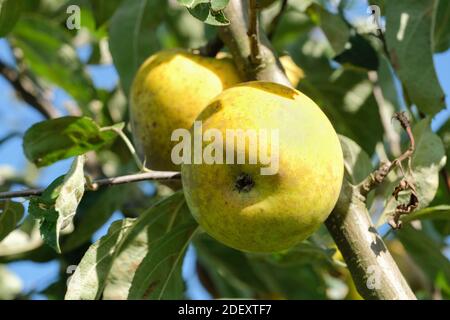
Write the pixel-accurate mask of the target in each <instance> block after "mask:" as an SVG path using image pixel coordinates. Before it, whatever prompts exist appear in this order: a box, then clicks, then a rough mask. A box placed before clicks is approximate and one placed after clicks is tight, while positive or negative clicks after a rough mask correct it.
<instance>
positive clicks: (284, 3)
mask: <svg viewBox="0 0 450 320" xmlns="http://www.w3.org/2000/svg"><path fill="white" fill-rule="evenodd" d="M287 3H288V0H282V1H281V7H280V11H278V13H277V14H276V16H275V17H274V18H273V19H272V21H271V22H270V25H269V26H268V28H267V37H268V38H269V40H272V38H273V36H274V35H275V32H276V31H277V27H278V25H279V23H280V21H281V17H282V16H283V14H284V11H285V10H286V8H287Z"/></svg>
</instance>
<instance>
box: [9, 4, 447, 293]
mask: <svg viewBox="0 0 450 320" xmlns="http://www.w3.org/2000/svg"><path fill="white" fill-rule="evenodd" d="M364 10H365V9H364ZM79 54H80V57H81V58H82V59H83V58H84V59H87V57H88V56H89V48H87V47H85V48H81V49H80V50H79ZM0 59H1V60H2V61H4V62H6V63H9V64H11V65H13V64H14V61H13V59H12V56H11V53H10V50H9V47H8V45H7V43H6V41H5V40H4V39H0ZM434 61H435V65H436V69H437V72H438V77H439V80H440V81H441V85H442V87H443V89H444V92H445V93H446V102H447V105H450V51H447V52H445V53H442V54H436V55H435V56H434ZM88 71H89V73H90V74H91V76H92V79H93V81H94V83H95V85H96V86H97V87H99V88H103V89H106V90H111V89H112V88H114V87H115V86H116V84H117V81H118V76H117V72H116V70H115V69H114V66H112V65H103V66H90V67H89V68H88ZM70 100H71V98H70V97H69V96H68V95H67V94H65V92H64V91H62V90H60V89H56V90H54V94H53V103H54V105H55V106H56V107H57V108H58V109H59V110H60V111H61V113H63V114H64V112H65V111H64V108H63V104H64V103H65V102H66V101H70ZM449 116H450V111H449V110H448V109H446V110H444V111H443V112H441V113H440V114H439V115H438V116H436V117H435V119H434V121H433V123H432V126H433V129H434V130H436V129H437V128H438V127H440V125H442V123H443V122H444V121H445V120H446V119H447V118H448V117H449ZM42 120H43V118H42V116H41V115H40V114H39V113H38V112H36V111H35V110H34V109H32V108H30V107H28V106H27V105H26V104H24V103H23V102H21V101H20V100H18V99H16V97H15V96H14V92H13V91H12V89H11V86H10V85H9V84H8V83H7V82H6V81H5V80H4V79H3V78H1V77H0V139H1V138H2V137H3V136H5V135H6V134H8V133H10V132H19V133H23V132H24V131H25V130H26V129H27V128H28V127H30V126H31V125H32V124H34V123H36V122H38V121H42ZM21 150H22V147H21V138H20V137H16V138H12V139H10V140H9V141H7V142H5V143H3V144H2V145H0V168H3V167H5V166H8V167H11V168H13V169H14V170H17V171H22V170H24V169H25V168H26V167H27V161H26V159H25V157H24V155H23V153H22V151H21ZM69 165H70V160H65V161H60V162H58V163H55V164H54V165H51V166H49V167H46V168H44V169H42V170H41V171H40V173H39V178H38V183H39V185H42V186H46V185H48V184H49V183H50V182H51V181H53V179H55V178H56V177H58V176H59V175H61V174H64V173H66V172H67V170H68V168H69ZM120 218H121V214H120V213H115V214H114V215H113V217H112V218H111V219H110V221H108V223H107V224H106V225H105V226H104V227H103V228H101V230H99V231H98V232H97V233H96V234H95V236H94V239H98V238H100V237H101V236H102V235H103V234H105V233H106V230H107V228H108V226H109V224H110V223H111V222H112V221H114V220H117V219H120ZM9 266H10V268H11V270H12V271H14V272H16V273H17V275H18V276H19V277H20V278H21V279H22V280H23V283H24V292H28V291H30V290H33V289H43V288H45V287H46V286H47V285H48V284H49V283H50V282H52V281H53V280H55V279H56V276H57V273H58V268H59V265H58V263H57V262H49V263H33V262H28V261H21V262H14V263H11V264H10V265H9ZM183 275H184V277H185V278H186V279H188V280H189V281H188V288H187V293H188V296H190V297H191V298H208V297H209V295H208V293H207V292H206V291H205V290H204V289H203V288H202V287H201V286H200V285H199V280H198V278H197V276H196V273H195V253H194V250H193V248H190V249H189V250H188V255H187V258H186V259H185V265H184V267H183ZM35 298H36V299H39V298H42V297H41V296H39V295H36V296H35Z"/></svg>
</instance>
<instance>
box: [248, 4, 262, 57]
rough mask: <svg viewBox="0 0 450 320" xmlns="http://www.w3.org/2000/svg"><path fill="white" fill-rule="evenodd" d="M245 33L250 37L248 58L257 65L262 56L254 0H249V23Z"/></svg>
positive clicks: (256, 9) (256, 7)
mask: <svg viewBox="0 0 450 320" xmlns="http://www.w3.org/2000/svg"><path fill="white" fill-rule="evenodd" d="M247 35H248V37H249V39H250V60H251V62H252V63H253V64H255V65H259V64H260V63H261V61H262V57H261V51H260V48H259V21H258V6H257V2H256V0H249V23H248V31H247Z"/></svg>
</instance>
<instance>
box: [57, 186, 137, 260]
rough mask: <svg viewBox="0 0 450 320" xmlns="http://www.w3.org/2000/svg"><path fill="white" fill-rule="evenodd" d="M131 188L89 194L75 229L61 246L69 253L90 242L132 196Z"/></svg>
mask: <svg viewBox="0 0 450 320" xmlns="http://www.w3.org/2000/svg"><path fill="white" fill-rule="evenodd" d="M128 190H130V186H113V187H109V188H104V189H101V190H98V191H96V192H88V193H87V194H85V195H84V196H83V199H82V200H81V202H80V205H79V206H78V212H79V213H77V215H76V217H75V221H74V224H75V229H74V231H73V232H72V233H70V234H69V235H68V236H67V238H66V239H64V242H63V243H62V244H61V247H62V251H63V252H67V251H70V250H73V249H74V248H77V247H78V246H80V245H82V244H84V243H86V242H87V241H89V240H90V239H91V237H92V235H93V234H94V232H95V231H97V230H98V229H99V228H100V227H101V226H102V225H104V224H105V223H106V221H108V219H109V218H110V217H111V215H112V214H113V213H114V211H115V210H117V209H118V208H119V207H120V205H121V204H122V203H123V202H124V201H125V200H127V198H128V197H129V195H130V192H128Z"/></svg>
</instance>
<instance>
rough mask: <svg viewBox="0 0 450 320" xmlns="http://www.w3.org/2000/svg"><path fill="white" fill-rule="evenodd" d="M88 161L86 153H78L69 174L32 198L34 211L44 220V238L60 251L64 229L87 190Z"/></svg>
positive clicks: (30, 208)
mask: <svg viewBox="0 0 450 320" xmlns="http://www.w3.org/2000/svg"><path fill="white" fill-rule="evenodd" d="M84 161H85V160H84V156H78V157H76V158H75V160H74V161H73V163H72V166H71V168H70V170H69V172H68V173H67V174H66V175H65V176H62V177H59V178H58V179H56V180H55V181H54V182H53V183H52V184H51V185H50V186H49V187H48V188H47V189H46V190H45V191H44V193H43V194H42V196H39V197H33V198H31V200H30V207H29V211H30V214H32V215H33V217H34V218H35V219H38V220H39V221H40V230H41V234H42V237H43V238H44V241H45V242H46V243H47V244H48V245H49V246H51V247H52V248H53V249H55V250H56V251H57V252H61V249H60V246H59V236H60V233H61V231H62V230H64V229H65V228H66V227H68V226H69V225H70V224H71V223H72V220H73V217H74V215H75V213H76V210H77V207H78V204H79V203H80V200H81V198H82V196H83V194H84V185H85V182H86V181H85V178H84V171H83V168H84Z"/></svg>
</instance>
